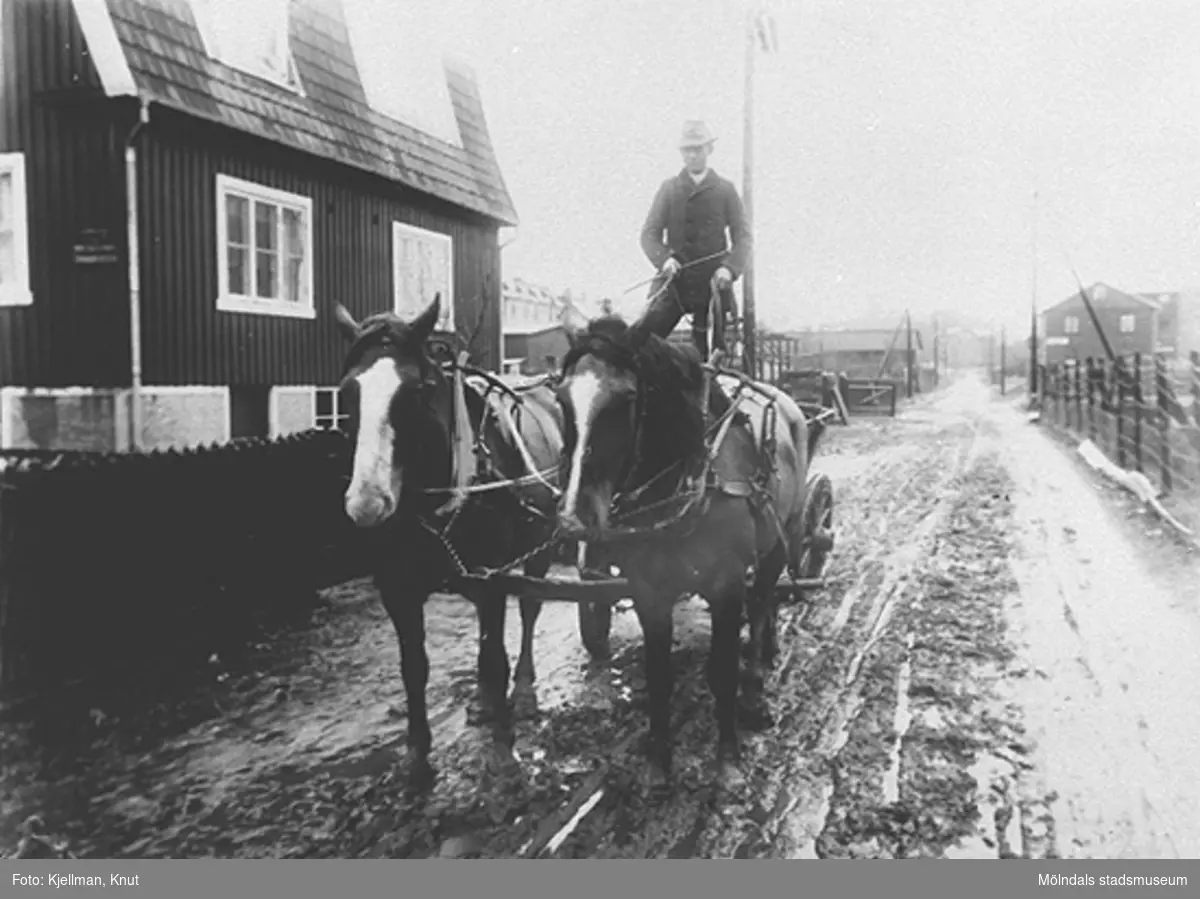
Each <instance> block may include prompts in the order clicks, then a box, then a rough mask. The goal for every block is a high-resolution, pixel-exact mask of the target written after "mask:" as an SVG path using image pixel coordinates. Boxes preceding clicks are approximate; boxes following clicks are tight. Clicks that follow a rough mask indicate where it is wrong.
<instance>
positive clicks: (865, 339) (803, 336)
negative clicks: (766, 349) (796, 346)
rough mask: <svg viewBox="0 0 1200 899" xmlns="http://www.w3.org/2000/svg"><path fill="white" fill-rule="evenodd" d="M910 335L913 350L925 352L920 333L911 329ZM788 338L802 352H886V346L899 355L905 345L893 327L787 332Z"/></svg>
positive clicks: (903, 339) (900, 334) (901, 336)
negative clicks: (796, 341) (794, 341)
mask: <svg viewBox="0 0 1200 899" xmlns="http://www.w3.org/2000/svg"><path fill="white" fill-rule="evenodd" d="M912 335H913V347H914V348H916V349H918V350H924V349H925V344H924V342H923V341H922V340H921V332H920V331H919V330H918V329H917V328H913V329H912ZM787 336H788V337H795V338H796V339H797V340H798V341H799V342H800V344H801V347H802V349H803V352H805V353H818V352H825V353H836V352H886V351H887V349H888V347H891V348H892V352H896V353H902V352H904V344H905V337H904V332H903V331H900V332H899V334H897V332H896V329H895V328H838V329H830V330H827V331H799V332H790V333H789V334H788V335H787ZM893 340H894V341H895V342H894V343H893Z"/></svg>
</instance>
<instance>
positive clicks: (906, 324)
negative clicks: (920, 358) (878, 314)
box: [904, 309, 913, 398]
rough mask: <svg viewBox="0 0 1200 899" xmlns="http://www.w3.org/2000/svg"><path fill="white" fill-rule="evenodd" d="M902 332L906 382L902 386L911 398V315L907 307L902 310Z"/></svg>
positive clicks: (906, 394) (905, 393)
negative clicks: (903, 333)
mask: <svg viewBox="0 0 1200 899" xmlns="http://www.w3.org/2000/svg"><path fill="white" fill-rule="evenodd" d="M904 332H905V343H906V347H905V354H904V371H905V378H904V380H905V381H906V382H907V384H906V385H905V388H904V395H905V396H907V397H909V398H911V397H912V395H913V342H912V316H911V315H910V314H909V311H908V310H907V309H905V310H904Z"/></svg>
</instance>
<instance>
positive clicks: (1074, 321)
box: [1063, 315, 1079, 334]
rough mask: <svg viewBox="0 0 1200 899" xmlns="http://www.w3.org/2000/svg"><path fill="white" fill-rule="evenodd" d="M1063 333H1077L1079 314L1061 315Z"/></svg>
mask: <svg viewBox="0 0 1200 899" xmlns="http://www.w3.org/2000/svg"><path fill="white" fill-rule="evenodd" d="M1063 333H1064V334H1078V333H1079V316H1078V315H1065V316H1063Z"/></svg>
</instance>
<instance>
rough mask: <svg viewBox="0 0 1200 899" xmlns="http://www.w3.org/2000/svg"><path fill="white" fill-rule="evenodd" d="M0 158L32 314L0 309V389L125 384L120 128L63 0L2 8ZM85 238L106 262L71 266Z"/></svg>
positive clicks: (19, 0)
mask: <svg viewBox="0 0 1200 899" xmlns="http://www.w3.org/2000/svg"><path fill="white" fill-rule="evenodd" d="M0 10H2V16H3V22H2V27H0V40H3V42H4V45H3V51H2V54H0V57H2V59H3V67H4V69H3V84H2V86H0V152H12V151H23V152H24V154H25V177H26V194H27V201H28V202H27V205H28V222H29V257H30V258H29V273H30V282H31V289H32V291H33V294H34V301H33V304H32V305H31V306H23V307H0V384H16V385H22V386H42V387H60V386H71V385H94V386H120V385H124V384H128V383H129V361H128V360H129V328H128V321H129V319H128V313H127V299H126V298H127V297H128V290H127V284H128V279H127V267H126V263H125V243H126V241H125V219H124V190H125V187H124V177H123V168H122V158H123V155H122V154H123V151H122V141H123V137H124V132H125V126H124V124H123V123H122V122H121V121H119V119H118V114H119V113H120V112H121V110H120V109H119V107H118V106H117V105H115V104H112V103H106V102H104V101H103V99H102V95H101V94H100V85H99V81H98V79H97V77H96V73H95V71H94V69H93V67H92V65H91V62H90V60H89V59H88V58H87V56H86V54H85V53H84V52H83V47H84V44H83V38H82V35H81V34H80V31H79V26H78V22H77V21H76V19H75V15H74V12H73V11H72V9H71V5H70V2H69V0H4V2H3V3H0ZM87 229H94V230H95V231H96V232H97V234H98V239H99V240H100V241H102V242H108V243H112V244H113V245H115V246H116V248H117V252H118V255H119V259H118V260H117V261H115V262H107V263H101V264H93V265H85V264H76V262H75V257H74V245H75V243H76V242H77V241H79V240H80V239H81V235H82V234H83V232H84V231H85V230H87Z"/></svg>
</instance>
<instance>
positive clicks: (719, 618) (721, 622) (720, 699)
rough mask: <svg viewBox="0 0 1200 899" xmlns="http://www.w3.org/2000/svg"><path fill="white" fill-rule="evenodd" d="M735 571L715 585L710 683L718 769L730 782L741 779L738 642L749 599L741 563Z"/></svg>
mask: <svg viewBox="0 0 1200 899" xmlns="http://www.w3.org/2000/svg"><path fill="white" fill-rule="evenodd" d="M733 570H734V572H735V573H734V575H733V576H731V577H727V578H723V579H722V582H721V583H719V584H716V585H714V586H715V589H713V590H712V599H711V600H710V603H709V605H710V606H711V608H712V644H711V648H710V649H709V655H708V685H709V688H710V689H711V690H712V694H713V698H714V699H715V700H716V717H717V771H718V776H719V777H720V779H721V780H722V781H723V782H725V783H726V784H727V785H734V784H735V783H736V782H739V781H740V780H741V775H740V773H739V772H738V770H737V767H736V765H737V763H738V762H740V761H741V758H742V749H741V743H740V741H739V740H738V732H737V695H738V670H739V668H740V665H739V662H740V659H739V653H738V648H739V647H738V644H739V642H740V637H741V629H742V607H743V606H744V604H745V601H746V581H745V578H744V577H743V575H742V571H743V568H742V567H741V565H740V564H735V565H734V566H733Z"/></svg>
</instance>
